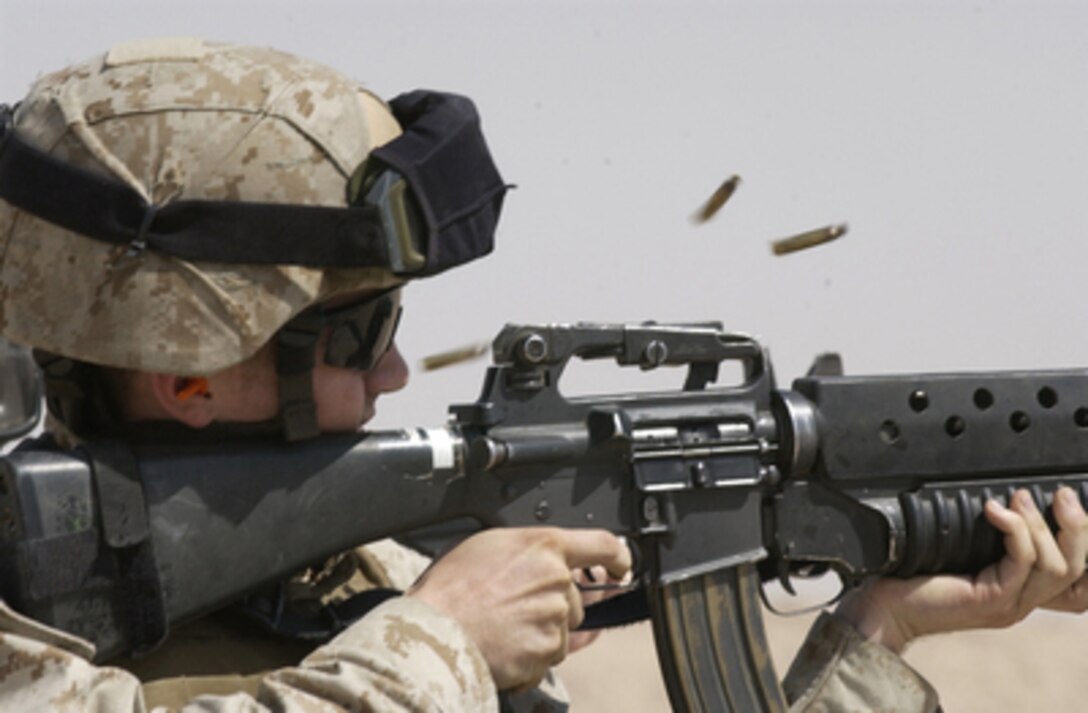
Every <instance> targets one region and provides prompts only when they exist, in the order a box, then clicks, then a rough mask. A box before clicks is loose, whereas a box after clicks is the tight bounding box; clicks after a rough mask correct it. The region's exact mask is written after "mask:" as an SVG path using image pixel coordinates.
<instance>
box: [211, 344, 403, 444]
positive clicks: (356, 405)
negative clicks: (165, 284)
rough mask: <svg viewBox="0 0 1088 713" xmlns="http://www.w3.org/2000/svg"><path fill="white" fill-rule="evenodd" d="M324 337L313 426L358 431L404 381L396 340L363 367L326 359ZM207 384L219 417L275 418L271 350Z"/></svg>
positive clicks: (318, 358) (318, 352)
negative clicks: (378, 403)
mask: <svg viewBox="0 0 1088 713" xmlns="http://www.w3.org/2000/svg"><path fill="white" fill-rule="evenodd" d="M328 338H329V334H328V330H325V332H324V333H323V334H322V335H321V338H320V339H319V340H318V343H317V347H316V353H315V354H314V363H315V364H314V370H313V398H314V403H315V404H316V405H317V425H318V427H319V428H320V429H321V430H322V431H325V432H329V433H335V432H351V431H357V430H359V428H360V427H362V426H363V424H365V423H366V422H367V421H369V420H370V419H371V418H373V417H374V412H375V402H376V401H377V399H378V397H379V396H381V395H382V394H387V393H390V392H393V391H397V390H398V389H401V388H403V387H404V385H405V384H406V383H407V382H408V365H407V364H405V362H404V357H402V356H401V354H400V351H399V350H398V349H397V347H396V345H395V344H394V345H393V346H391V347H390V349H389V351H387V352H386V353H385V355H384V356H383V357H382V358H381V359H379V360H378V363H377V364H375V365H374V367H373V368H371V369H367V370H366V371H359V370H357V369H349V368H345V367H336V366H330V365H328V364H326V363H325V345H326V342H327V341H328ZM210 382H211V389H210V390H211V393H212V395H213V401H214V403H215V409H216V411H215V420H217V421H221V422H230V421H235V422H252V421H266V420H270V419H273V418H276V416H277V414H278V412H279V377H277V376H276V362H275V355H274V354H273V349H272V348H265V349H263V350H261V352H260V353H258V354H257V355H256V356H255V357H253V358H251V359H250V360H248V361H245V362H242V363H241V364H238V365H235V366H234V367H231V368H230V369H227V370H226V371H223V372H220V373H219V374H216V375H214V376H212V377H210Z"/></svg>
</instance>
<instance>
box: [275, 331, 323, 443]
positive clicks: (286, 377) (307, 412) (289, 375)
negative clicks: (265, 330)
mask: <svg viewBox="0 0 1088 713" xmlns="http://www.w3.org/2000/svg"><path fill="white" fill-rule="evenodd" d="M324 324H325V322H324V320H323V319H322V318H321V314H320V313H319V312H312V311H307V312H303V313H301V314H299V315H298V316H296V317H295V318H294V319H292V320H291V321H290V322H288V323H287V324H286V325H284V326H283V328H281V329H280V331H278V332H277V333H276V374H277V375H278V376H279V379H278V381H279V399H280V416H279V418H280V423H281V424H282V426H283V433H284V436H285V437H286V439H287V440H288V441H303V440H306V439H308V438H314V437H316V436H317V435H319V434H320V432H321V430H320V429H319V428H318V425H317V404H316V403H315V402H314V384H313V370H314V351H315V348H316V347H317V340H318V337H320V336H321V329H322V327H324Z"/></svg>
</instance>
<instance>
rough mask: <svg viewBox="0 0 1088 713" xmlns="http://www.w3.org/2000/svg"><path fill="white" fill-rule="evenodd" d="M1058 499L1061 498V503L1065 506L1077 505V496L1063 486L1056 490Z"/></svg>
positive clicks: (1067, 487)
mask: <svg viewBox="0 0 1088 713" xmlns="http://www.w3.org/2000/svg"><path fill="white" fill-rule="evenodd" d="M1058 497H1059V498H1061V499H1062V502H1063V503H1065V504H1066V505H1070V506H1072V505H1076V504H1077V494H1076V493H1074V492H1073V489H1072V488H1070V487H1069V486H1068V485H1063V486H1062V487H1060V488H1058Z"/></svg>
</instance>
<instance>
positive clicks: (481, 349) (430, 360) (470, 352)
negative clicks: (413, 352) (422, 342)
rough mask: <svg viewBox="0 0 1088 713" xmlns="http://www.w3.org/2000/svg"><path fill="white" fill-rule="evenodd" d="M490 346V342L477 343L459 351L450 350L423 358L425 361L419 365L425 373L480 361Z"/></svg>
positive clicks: (421, 361)
mask: <svg viewBox="0 0 1088 713" xmlns="http://www.w3.org/2000/svg"><path fill="white" fill-rule="evenodd" d="M490 346H491V344H490V342H477V343H475V344H469V345H468V346H464V347H460V348H458V349H450V350H449V351H444V352H439V353H438V354H432V355H430V356H426V357H423V359H421V360H420V362H419V365H420V367H421V368H422V369H423V371H434V370H435V369H444V368H445V367H447V366H453V365H454V364H460V363H461V362H466V361H471V360H472V359H478V358H479V357H482V356H483V355H485V354H487V350H488V348H489V347H490Z"/></svg>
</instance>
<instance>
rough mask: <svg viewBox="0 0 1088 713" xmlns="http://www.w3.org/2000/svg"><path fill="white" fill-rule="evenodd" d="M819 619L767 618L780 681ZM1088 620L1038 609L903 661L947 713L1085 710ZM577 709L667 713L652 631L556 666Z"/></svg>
mask: <svg viewBox="0 0 1088 713" xmlns="http://www.w3.org/2000/svg"><path fill="white" fill-rule="evenodd" d="M814 617H815V615H806V616H802V617H791V618H785V617H779V616H775V615H773V614H770V615H765V618H764V621H765V623H766V625H767V629H768V632H769V637H770V645H771V650H772V655H773V657H774V660H775V663H776V665H777V667H778V671H779V675H782V674H784V673H785V670H786V668H787V667H788V666H789V661H790V660H791V658H792V656H793V653H794V652H795V651H796V650H797V648H798V646H799V645H800V642H801V640H802V639H803V638H804V636H805V634H806V632H807V631H808V627H809V626H810V624H811V622H812V620H813V618H814ZM1086 649H1088V615H1085V616H1079V617H1075V616H1071V615H1064V614H1053V613H1049V612H1041V613H1036V614H1033V615H1032V616H1031V617H1029V618H1028V619H1027V620H1026V621H1024V622H1022V623H1021V624H1019V625H1018V626H1016V627H1014V628H1012V629H1008V630H1004V631H974V632H960V633H957V634H952V635H945V636H937V637H933V638H930V639H922V640H920V641H918V642H917V643H915V644H914V645H913V646H912V647H911V648H910V649H909V650H908V651H907V657H906V658H907V660H908V661H909V662H910V664H911V665H912V666H914V667H915V668H916V669H918V670H919V671H921V672H922V673H923V674H924V675H925V676H926V677H927V678H928V679H929V680H930V681H931V682H932V683H933V685H934V686H936V688H937V690H938V691H939V692H940V694H941V702H942V704H943V706H944V709H945V710H946V711H948V712H949V713H963V712H968V713H970V712H973V711H979V712H980V713H981V712H983V711H985V712H987V713H1004V712H1006V711H1008V712H1012V711H1017V712H1020V711H1088V657H1086V656H1084V654H1083V652H1084V651H1085V650H1086ZM559 671H560V674H561V675H562V677H563V680H564V682H565V683H566V685H567V688H568V689H569V690H570V692H571V696H572V699H573V701H574V706H573V709H572V710H573V711H575V712H576V713H589V712H597V711H625V712H632V713H641V712H642V711H667V710H669V705H668V699H667V698H666V696H665V689H664V686H663V685H662V683H661V678H660V675H659V673H658V670H657V660H656V658H655V657H654V648H653V634H652V633H651V631H650V627H649V625H648V624H637V625H633V626H629V627H626V628H623V629H619V630H614V631H608V632H605V633H604V634H603V635H602V637H601V638H600V639H598V641H597V642H596V643H594V644H593V645H592V646H590V647H589V648H588V649H585V650H584V651H582V652H579V653H577V654H575V655H573V656H572V657H571V658H570V659H569V660H568V661H567V662H565V663H564V664H563V665H562V666H561V667H560V669H559Z"/></svg>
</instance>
